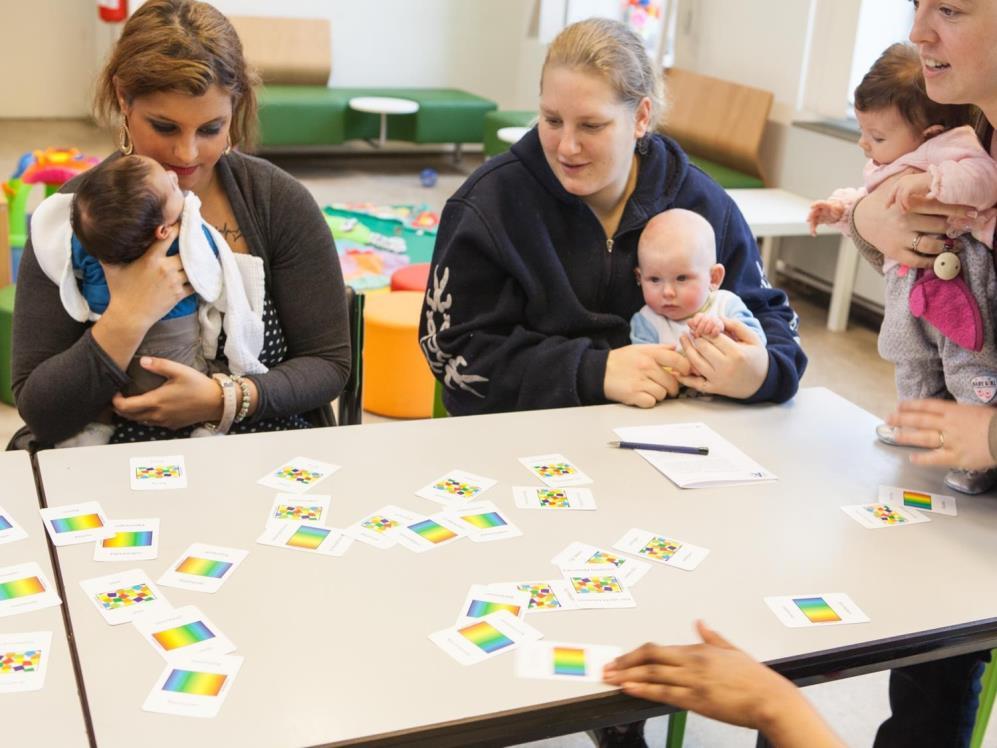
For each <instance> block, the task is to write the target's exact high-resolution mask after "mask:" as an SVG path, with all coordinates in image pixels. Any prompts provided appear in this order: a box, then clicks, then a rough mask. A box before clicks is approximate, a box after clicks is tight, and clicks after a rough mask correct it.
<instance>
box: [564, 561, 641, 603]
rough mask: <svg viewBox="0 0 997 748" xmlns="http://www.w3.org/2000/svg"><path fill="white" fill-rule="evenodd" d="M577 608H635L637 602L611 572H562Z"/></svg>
mask: <svg viewBox="0 0 997 748" xmlns="http://www.w3.org/2000/svg"><path fill="white" fill-rule="evenodd" d="M562 573H563V574H564V579H565V581H566V582H567V583H568V585H569V590H570V591H571V594H572V596H573V597H574V598H575V602H576V603H577V604H578V607H579V608H635V607H637V602H636V601H635V600H634V599H633V595H631V594H630V590H628V589H627V588H626V586H625V585H624V584H623V582H621V581H620V578H619V577H618V576H616V574H614V573H612V572H608V571H607V572H601V573H600V572H598V571H591V570H589V569H578V570H562Z"/></svg>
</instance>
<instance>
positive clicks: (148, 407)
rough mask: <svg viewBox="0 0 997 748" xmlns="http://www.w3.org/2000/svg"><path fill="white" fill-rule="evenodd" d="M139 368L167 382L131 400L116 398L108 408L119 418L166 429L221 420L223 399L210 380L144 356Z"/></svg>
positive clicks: (180, 365)
mask: <svg viewBox="0 0 997 748" xmlns="http://www.w3.org/2000/svg"><path fill="white" fill-rule="evenodd" d="M141 364H142V367H143V368H144V369H147V370H148V371H151V372H153V373H154V374H158V375H159V376H161V377H165V378H166V381H165V382H163V383H162V384H161V385H159V386H158V387H156V388H155V389H153V390H149V391H148V392H146V393H144V394H141V395H135V396H134V397H125V396H124V395H122V394H121V393H118V394H117V395H115V396H114V398H113V399H112V400H111V406H112V407H113V408H114V412H115V413H117V414H118V415H119V416H121V417H122V418H127V419H128V420H130V421H138V422H140V423H147V424H151V425H153V426H163V427H165V428H168V429H179V428H183V427H184V426H190V425H192V424H195V423H204V422H205V421H207V422H213V423H217V422H218V420H219V419H220V418H221V415H222V396H221V392H220V390H219V387H218V383H217V382H215V381H214V380H213V379H212V378H211V377H207V376H205V375H204V374H202V373H201V372H199V371H198V370H197V369H192V368H191V367H189V366H184V365H183V364H178V363H177V362H175V361H170V360H169V359H165V358H154V357H152V356H143V357H142V360H141Z"/></svg>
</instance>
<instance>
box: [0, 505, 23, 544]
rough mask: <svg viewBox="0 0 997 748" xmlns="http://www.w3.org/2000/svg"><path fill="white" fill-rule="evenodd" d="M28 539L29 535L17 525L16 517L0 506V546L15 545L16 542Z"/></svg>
mask: <svg viewBox="0 0 997 748" xmlns="http://www.w3.org/2000/svg"><path fill="white" fill-rule="evenodd" d="M26 537H28V533H27V532H26V531H25V530H24V528H23V527H21V526H20V525H19V524H17V521H16V520H15V519H14V515H12V514H11V513H10V512H8V511H7V510H6V509H4V508H3V507H2V506H0V545H3V544H4V543H13V542H14V541H15V540H21V539H22V538H26Z"/></svg>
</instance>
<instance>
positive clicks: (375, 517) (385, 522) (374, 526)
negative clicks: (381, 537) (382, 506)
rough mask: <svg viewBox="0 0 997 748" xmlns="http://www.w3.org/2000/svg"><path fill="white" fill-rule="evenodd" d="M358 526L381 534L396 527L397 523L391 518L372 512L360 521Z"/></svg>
mask: <svg viewBox="0 0 997 748" xmlns="http://www.w3.org/2000/svg"><path fill="white" fill-rule="evenodd" d="M360 526H361V527H363V528H364V529H366V530H373V531H374V532H376V533H379V534H383V533H386V532H387V531H388V530H394V529H395V528H396V527H399V523H398V522H395V520H393V519H388V518H387V517H382V516H381V515H380V514H372V515H371V516H370V517H368V518H367V519H365V520H364V521H363V522H361V523H360Z"/></svg>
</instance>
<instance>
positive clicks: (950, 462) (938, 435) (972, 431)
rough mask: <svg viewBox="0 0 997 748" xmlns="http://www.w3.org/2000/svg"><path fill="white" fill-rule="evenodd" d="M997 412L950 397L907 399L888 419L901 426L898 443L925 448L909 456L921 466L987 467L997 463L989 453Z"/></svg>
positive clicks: (898, 431)
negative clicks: (991, 424) (991, 423)
mask: <svg viewBox="0 0 997 748" xmlns="http://www.w3.org/2000/svg"><path fill="white" fill-rule="evenodd" d="M995 413H997V411H995V410H994V409H993V408H992V407H990V406H987V405H961V404H959V403H954V402H952V401H951V400H907V401H904V402H901V403H900V404H899V406H898V407H897V410H896V411H895V412H894V413H892V414H891V415H890V416H889V417H888V418H887V419H886V422H887V423H889V424H890V425H891V426H898V427H899V428H898V429H897V431H896V433H895V438H896V440H897V443H898V444H905V445H907V446H911V447H925V448H926V449H927V451H925V452H917V453H915V454H912V455H911V456H910V461H911V462H913V463H915V464H918V465H943V466H945V467H952V468H964V469H967V470H984V469H986V468H992V467H994V465H995V464H997V460H994V458H993V456H992V455H991V454H990V442H989V434H990V421H991V419H993V417H994V414H995Z"/></svg>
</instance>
